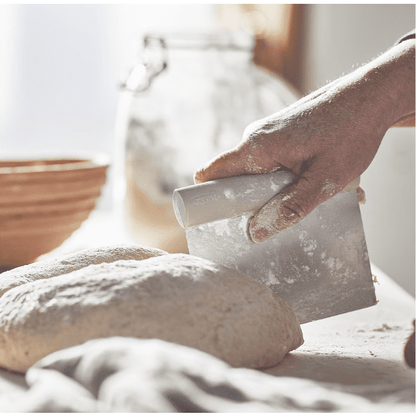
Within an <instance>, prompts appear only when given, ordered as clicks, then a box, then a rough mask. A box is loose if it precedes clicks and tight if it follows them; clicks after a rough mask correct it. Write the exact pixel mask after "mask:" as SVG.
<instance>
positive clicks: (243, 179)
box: [173, 172, 377, 323]
mask: <svg viewBox="0 0 416 416" xmlns="http://www.w3.org/2000/svg"><path fill="white" fill-rule="evenodd" d="M292 181H293V176H292V175H291V174H290V173H288V172H273V173H267V174H259V175H242V176H235V177H231V178H223V179H218V180H214V181H210V182H205V183H202V184H199V185H193V186H187V187H185V188H180V189H176V190H175V191H174V193H173V205H174V211H175V214H176V217H177V219H178V222H179V223H180V225H181V226H182V227H183V228H185V232H186V238H187V242H188V247H189V254H191V255H193V256H197V257H201V258H204V259H207V260H211V261H213V262H215V263H217V264H221V265H223V266H227V267H230V268H233V269H237V270H238V271H240V272H243V273H245V274H247V275H248V276H250V277H251V278H252V279H254V280H256V281H258V282H260V283H262V284H264V285H266V286H268V287H269V288H270V289H271V290H272V291H273V292H274V293H275V294H276V295H278V296H279V297H280V298H281V299H283V300H284V301H285V302H286V303H287V304H288V305H289V306H290V307H291V308H292V309H293V311H294V312H295V314H296V315H297V317H298V318H299V321H300V323H306V322H310V321H315V320H318V319H322V318H326V317H330V316H334V315H338V314H342V313H345V312H350V311H354V310H357V309H362V308H366V307H369V306H372V305H375V304H376V303H377V301H376V296H375V291H374V283H373V277H372V273H371V268H370V262H369V256H368V252H367V246H366V241H365V236H364V229H363V224H362V220H361V213H360V208H359V204H358V198H357V193H356V191H355V190H351V191H346V192H340V193H338V194H337V195H335V196H334V197H332V198H331V199H329V200H328V201H326V202H324V203H322V204H321V205H319V206H318V207H317V208H315V210H314V211H312V212H311V213H310V214H309V215H308V216H307V217H306V218H304V219H303V220H301V221H300V222H299V223H298V224H296V225H295V226H293V227H292V228H290V229H288V230H286V231H283V232H281V233H279V234H278V235H276V236H274V237H272V238H270V239H269V240H267V241H265V242H263V243H253V242H252V241H251V239H250V237H249V235H248V221H249V219H250V218H251V217H252V216H253V215H254V214H255V213H256V212H257V211H258V210H259V209H260V208H261V207H262V206H263V205H264V204H265V203H266V202H267V201H269V200H270V199H271V198H272V197H273V196H275V195H276V194H277V193H279V192H280V191H281V190H282V189H283V188H284V187H285V186H286V185H288V184H289V183H291V182H292Z"/></svg>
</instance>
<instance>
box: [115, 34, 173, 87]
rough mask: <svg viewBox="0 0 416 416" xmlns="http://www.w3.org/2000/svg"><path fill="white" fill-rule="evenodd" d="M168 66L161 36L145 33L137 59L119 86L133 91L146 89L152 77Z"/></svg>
mask: <svg viewBox="0 0 416 416" xmlns="http://www.w3.org/2000/svg"><path fill="white" fill-rule="evenodd" d="M167 66H168V63H167V47H166V42H165V40H164V39H163V38H162V37H157V36H153V35H147V36H145V37H144V38H143V51H142V54H141V56H140V58H139V60H138V62H137V63H136V64H135V65H134V67H133V68H132V69H131V71H130V72H129V73H128V75H127V76H126V77H125V79H124V80H121V82H120V84H119V87H120V89H122V90H127V91H130V92H133V93H138V92H142V91H145V90H147V89H148V88H149V87H150V84H151V83H152V80H153V78H155V77H156V76H157V75H159V74H160V73H161V72H162V71H164V70H165V69H166V68H167Z"/></svg>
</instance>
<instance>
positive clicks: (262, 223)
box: [249, 173, 343, 243]
mask: <svg viewBox="0 0 416 416" xmlns="http://www.w3.org/2000/svg"><path fill="white" fill-rule="evenodd" d="M342 188H343V187H342V186H338V185H336V184H334V183H330V182H329V181H328V180H324V181H323V182H317V181H316V180H315V182H313V181H312V179H311V178H310V177H309V178H308V175H307V173H306V175H305V176H302V177H300V178H299V180H298V182H297V183H294V184H292V185H289V186H287V187H286V188H284V189H283V190H282V191H281V192H279V194H278V195H276V196H275V197H274V198H272V199H271V200H270V201H269V202H267V203H266V204H265V205H264V206H263V207H262V208H261V209H260V210H259V211H258V212H257V214H256V215H254V217H253V218H252V219H251V220H250V223H249V234H250V237H251V239H252V240H253V241H254V242H255V243H261V242H263V241H266V240H268V239H269V238H270V237H273V236H274V235H276V234H278V233H280V232H282V231H284V230H287V229H289V228H291V227H292V226H294V225H295V224H297V223H298V222H299V221H301V220H302V219H303V218H305V217H306V216H307V215H308V214H309V213H310V212H311V211H313V210H314V209H315V208H316V207H317V206H318V205H319V204H321V203H322V202H324V201H326V200H327V199H329V198H331V197H332V196H333V195H335V194H336V193H338V192H339V191H341V190H342Z"/></svg>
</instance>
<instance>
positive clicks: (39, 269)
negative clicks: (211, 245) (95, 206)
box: [0, 245, 167, 297]
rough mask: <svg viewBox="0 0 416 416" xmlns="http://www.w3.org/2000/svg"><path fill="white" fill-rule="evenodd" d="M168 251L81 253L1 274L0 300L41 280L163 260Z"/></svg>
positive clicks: (132, 248)
mask: <svg viewBox="0 0 416 416" xmlns="http://www.w3.org/2000/svg"><path fill="white" fill-rule="evenodd" d="M164 254H167V253H166V252H165V251H162V250H159V249H156V248H151V247H144V246H140V245H115V246H107V247H99V248H91V249H87V250H81V251H78V252H77V253H74V254H69V255H67V256H64V257H61V258H58V259H51V260H44V261H40V262H38V263H32V264H28V265H26V266H21V267H17V268H15V269H12V270H10V271H8V272H4V273H1V274H0V297H1V296H3V294H4V293H6V292H7V291H8V290H10V289H12V288H14V287H16V286H19V285H22V284H24V283H29V282H33V281H35V280H39V279H49V278H51V277H55V276H60V275H62V274H66V273H69V272H72V271H74V270H79V269H82V268H83V267H87V266H89V265H90V264H101V263H112V262H114V261H117V260H144V259H148V258H150V257H155V256H162V255H164Z"/></svg>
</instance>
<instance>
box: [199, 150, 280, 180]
mask: <svg viewBox="0 0 416 416" xmlns="http://www.w3.org/2000/svg"><path fill="white" fill-rule="evenodd" d="M263 153H265V150H264V149H258V150H256V149H253V148H250V146H248V145H246V144H244V145H240V146H238V147H236V148H234V149H231V150H230V151H228V152H225V153H222V154H221V155H219V156H218V157H216V158H215V159H213V160H211V161H210V162H208V163H207V164H206V165H205V166H203V167H202V168H200V169H198V170H197V171H196V172H195V174H194V182H195V183H196V184H198V183H202V182H207V181H212V180H214V179H220V178H228V177H230V176H238V175H252V174H258V173H267V172H271V171H272V170H275V168H276V167H275V164H274V163H273V160H271V159H267V158H265V157H264V154H263Z"/></svg>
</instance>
